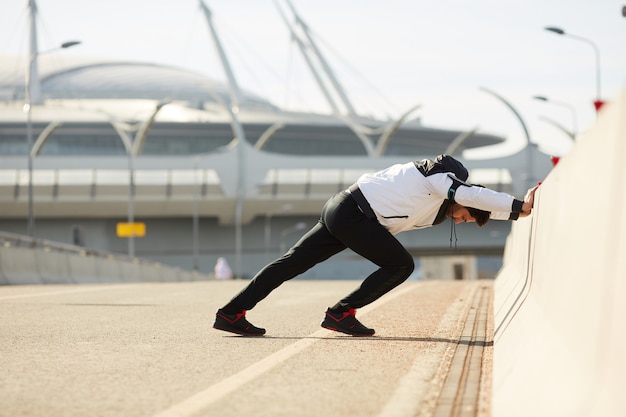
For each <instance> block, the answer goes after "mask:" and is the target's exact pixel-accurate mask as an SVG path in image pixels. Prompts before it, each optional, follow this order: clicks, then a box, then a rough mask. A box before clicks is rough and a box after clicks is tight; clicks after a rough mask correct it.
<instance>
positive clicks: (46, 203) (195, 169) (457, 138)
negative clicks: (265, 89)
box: [0, 1, 550, 277]
mask: <svg viewBox="0 0 626 417" xmlns="http://www.w3.org/2000/svg"><path fill="white" fill-rule="evenodd" d="M31 3H32V4H34V1H31ZM200 4H201V6H202V9H203V11H204V14H205V16H206V20H207V23H208V26H209V29H210V32H211V35H212V36H213V39H214V41H215V44H216V45H217V47H216V49H217V53H218V55H219V56H220V59H221V60H222V64H223V67H224V70H225V73H226V74H227V79H228V83H226V84H224V83H221V82H219V81H216V80H215V79H211V78H208V77H206V76H204V75H200V74H196V73H193V72H190V71H187V70H184V69H181V68H175V67H168V66H163V65H156V64H151V63H142V62H126V61H124V62H115V61H93V60H79V61H70V60H64V61H65V62H64V63H63V64H61V65H60V66H59V65H57V66H54V65H52V63H51V62H50V61H47V60H46V59H45V58H46V56H42V57H40V59H37V60H36V63H37V65H38V70H37V71H38V72H37V73H38V79H37V80H31V81H32V82H37V83H38V88H39V92H40V97H41V104H37V103H34V104H33V107H32V118H33V119H32V129H33V136H34V138H35V141H34V144H33V147H32V149H27V145H26V141H25V140H24V138H25V122H24V113H23V110H22V107H23V105H24V100H25V95H24V92H25V85H24V74H23V72H19V71H18V72H15V71H11V70H10V69H9V68H0V110H1V111H0V161H1V163H0V230H5V231H9V232H13V233H24V230H25V224H26V219H25V213H26V212H27V210H26V208H27V205H28V203H29V201H28V200H29V197H28V192H27V188H28V184H29V182H28V178H29V170H28V166H27V158H26V156H27V155H28V152H30V153H31V156H32V158H33V161H34V163H33V170H32V187H33V201H32V203H33V206H34V216H35V224H36V229H35V230H36V236H38V237H45V238H46V239H50V240H57V241H60V242H66V243H72V242H76V241H77V240H76V230H80V239H78V241H80V242H88V244H89V245H90V246H92V247H93V248H95V249H98V250H108V251H112V252H120V253H125V252H127V251H128V252H129V253H131V251H130V249H129V248H130V247H131V244H132V254H133V255H135V254H136V255H137V256H140V257H145V258H148V259H152V260H156V261H159V262H163V263H166V264H171V265H173V266H181V267H187V268H189V269H192V267H193V268H194V269H195V268H200V270H203V271H205V272H206V271H211V270H212V269H213V266H214V265H215V262H216V259H217V258H219V257H223V256H228V257H229V258H232V259H234V260H235V262H234V273H235V275H236V276H239V277H245V276H249V275H250V274H251V273H253V272H254V271H256V270H257V269H258V268H259V267H260V266H262V265H263V264H264V263H265V262H267V261H268V260H270V259H269V258H272V257H275V256H276V255H277V254H278V250H279V248H280V247H281V245H284V244H287V245H290V244H292V243H293V242H295V239H296V237H294V236H293V235H291V234H289V235H286V236H285V234H283V233H281V231H283V230H287V229H288V228H290V227H292V226H293V225H294V224H296V223H298V222H302V221H306V222H307V223H309V224H311V223H312V222H314V221H315V220H316V217H317V216H318V215H319V210H320V209H321V207H322V205H323V204H324V202H325V201H326V199H328V197H330V195H332V194H333V193H335V192H338V191H340V190H342V189H345V188H347V187H348V186H349V185H350V184H352V183H353V182H354V181H355V180H356V179H357V178H358V177H359V176H360V175H361V174H362V173H364V172H366V171H372V170H378V169H381V168H384V167H387V166H389V165H391V164H393V163H396V162H406V161H407V160H417V159H421V158H423V157H432V156H435V155H437V154H440V153H454V154H455V155H456V156H458V157H459V159H461V160H463V158H462V156H461V155H462V151H463V150H465V149H475V148H479V147H483V146H489V145H494V144H498V143H502V142H503V141H504V138H501V137H497V136H494V135H489V134H483V133H477V132H475V131H472V132H461V131H455V130H445V129H434V128H429V127H427V126H424V125H422V124H421V122H420V121H419V119H413V120H410V117H409V116H410V115H411V113H412V112H413V111H414V110H415V108H413V109H410V110H409V111H407V112H406V113H405V114H404V115H403V116H402V117H400V118H399V119H398V120H392V121H381V120H375V119H371V118H368V117H364V116H360V115H358V114H356V112H355V111H354V108H353V107H352V105H351V103H350V101H349V99H348V98H347V94H346V93H345V91H343V89H342V88H341V86H340V85H339V83H338V80H337V79H336V78H335V77H334V76H333V74H332V70H331V69H330V66H329V64H328V63H327V62H326V61H325V60H324V58H323V56H322V55H321V52H320V51H319V49H318V48H317V47H316V46H315V44H314V40H313V38H312V37H311V35H310V33H309V32H308V31H307V27H306V25H305V24H304V22H303V21H302V19H301V18H300V17H299V16H298V15H297V14H296V13H295V10H294V9H293V7H292V6H291V4H289V7H290V9H291V11H292V12H293V14H294V16H295V20H296V22H297V25H296V26H294V27H291V26H290V29H291V31H292V35H293V36H294V39H296V42H297V43H298V44H302V45H303V49H302V51H303V56H305V60H307V61H308V60H312V59H318V60H320V61H321V62H323V64H322V65H321V67H322V68H324V71H325V72H326V74H325V76H324V77H321V76H319V74H318V75H315V74H316V73H315V69H314V67H313V66H311V69H312V71H314V72H313V73H314V76H315V77H316V78H319V79H320V80H321V79H322V78H324V79H330V80H332V83H331V85H330V86H325V85H324V86H323V85H322V84H320V88H322V89H323V90H326V92H327V93H328V98H329V106H330V108H331V114H328V115H323V114H310V113H300V112H289V111H285V110H282V109H280V108H278V107H277V106H275V105H274V104H272V103H270V102H269V101H267V100H265V99H264V98H262V97H259V96H257V95H255V94H253V93H250V92H248V91H245V90H242V89H240V88H239V86H238V84H237V81H236V78H235V75H234V73H233V71H232V69H231V68H230V64H229V63H228V59H227V56H226V52H225V51H224V50H223V48H222V47H221V42H220V39H219V37H218V34H217V31H216V30H215V28H214V27H213V25H212V22H211V11H210V10H209V8H208V7H207V6H206V5H205V4H204V2H202V1H201V2H200ZM281 13H283V12H282V10H281ZM283 16H284V14H283ZM285 21H286V22H287V19H286V18H285ZM298 30H299V31H300V32H301V33H302V34H301V35H298V34H297V31H298ZM35 44H36V43H35ZM304 44H306V45H307V47H306V48H304ZM310 51H314V55H313V56H308V55H307V54H310V53H311V52H310ZM31 54H32V55H33V56H37V51H34V52H31ZM57 61H58V60H57ZM57 61H55V62H57ZM24 68H25V67H24ZM320 82H321V81H320ZM333 89H334V92H333V93H332V94H331V93H330V91H331V90H333ZM331 96H333V97H340V99H339V100H338V101H337V100H336V99H333V98H331ZM530 158H532V159H533V160H537V161H540V160H543V159H545V160H546V163H545V164H543V163H534V164H533V165H532V171H529V164H528V161H529V159H530ZM464 163H465V164H466V166H468V168H469V169H470V171H471V176H470V180H472V181H474V182H480V183H482V184H484V185H486V186H489V187H492V188H494V189H498V190H503V191H507V192H511V193H517V194H520V193H523V192H524V191H525V188H524V186H525V183H526V181H527V179H528V178H529V177H530V178H542V177H543V176H544V175H545V173H546V172H547V170H549V169H550V168H549V160H548V158H547V157H546V156H545V155H542V154H540V153H538V152H537V150H536V149H535V148H534V147H528V148H527V149H525V150H523V151H521V152H520V153H518V154H515V155H510V156H507V157H505V158H498V159H488V160H480V161H464ZM128 221H130V222H131V223H132V222H135V221H139V222H142V223H144V224H145V228H146V236H145V237H143V238H138V237H130V238H128V237H127V238H120V237H118V236H117V234H116V224H118V223H120V222H128ZM494 227H496V229H494V232H493V233H492V234H491V236H492V237H491V238H489V239H487V240H486V241H480V239H478V240H477V239H475V236H474V235H473V234H472V235H471V236H472V237H471V238H469V235H468V239H467V241H468V243H469V241H470V240H471V241H472V242H473V243H472V245H473V246H472V247H468V251H469V252H471V253H484V254H492V255H493V254H499V253H501V251H502V247H503V244H504V238H505V236H506V233H507V230H508V225H506V224H501V225H497V226H494ZM433 233H435V234H434V235H433V236H439V233H441V232H433ZM468 233H469V232H468ZM422 236H423V237H424V235H423V234H422ZM290 238H293V242H292V241H288V239H290ZM403 239H405V238H403ZM406 239H408V240H409V244H408V247H409V248H413V249H414V251H415V253H416V256H417V255H418V254H424V253H427V254H428V253H430V254H442V253H446V251H447V249H446V245H447V243H448V241H447V238H443V239H441V238H437V239H430V240H429V241H428V242H426V241H423V242H422V241H420V242H417V241H416V242H412V241H411V239H414V238H411V237H408V238H406ZM411 242H412V243H411ZM461 243H462V242H461ZM244 255H245V256H244ZM351 262H354V261H353V260H352V258H350V255H348V254H346V255H345V257H344V258H341V257H339V260H338V261H337V262H336V263H335V268H336V269H333V270H331V271H325V272H323V274H335V275H336V276H337V277H346V276H345V274H344V275H342V271H345V270H358V268H356V269H355V268H352V267H351V268H344V267H343V266H342V265H344V266H345V265H346V264H350V263H351ZM320 273H321V272H320ZM320 273H316V272H312V273H311V275H310V277H317V276H319V275H317V274H320Z"/></svg>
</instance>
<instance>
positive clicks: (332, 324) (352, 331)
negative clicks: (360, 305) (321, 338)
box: [322, 308, 375, 336]
mask: <svg viewBox="0 0 626 417" xmlns="http://www.w3.org/2000/svg"><path fill="white" fill-rule="evenodd" d="M355 314H356V310H355V309H354V308H351V309H350V310H348V311H346V312H345V313H333V312H331V311H330V308H329V309H328V310H326V316H325V317H324V321H322V327H325V328H327V329H328V330H334V331H336V332H341V333H345V334H349V335H352V336H372V335H373V334H374V333H375V331H374V329H370V328H367V327H365V326H363V324H361V322H360V321H358V320H357V319H356V317H355Z"/></svg>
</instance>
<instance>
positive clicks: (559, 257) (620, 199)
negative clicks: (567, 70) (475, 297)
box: [493, 90, 626, 417]
mask: <svg viewBox="0 0 626 417" xmlns="http://www.w3.org/2000/svg"><path fill="white" fill-rule="evenodd" d="M494 313H495V323H494V329H495V333H494V341H495V346H494V381H493V383H494V385H493V415H494V416H511V417H515V416H524V417H527V416H534V417H537V416H550V417H558V416H563V417H565V416H567V417H571V416H594V417H595V416H602V417H609V416H615V417H618V416H620V417H621V416H624V415H626V395H624V389H625V388H626V358H625V357H624V353H625V352H626V323H625V320H626V90H625V91H624V92H623V93H622V94H621V95H620V96H619V97H616V99H615V100H614V101H613V102H611V103H609V104H607V105H606V106H605V107H604V108H603V109H602V111H601V113H600V114H599V115H598V121H597V123H596V125H595V126H594V127H593V128H592V129H591V130H590V131H589V132H587V133H586V134H585V135H584V136H582V137H580V138H579V139H578V141H577V143H576V145H575V146H574V148H573V149H572V151H571V152H570V153H569V154H568V155H566V156H565V157H564V158H562V159H561V161H560V162H559V164H558V165H557V166H556V167H555V169H554V170H553V171H552V172H551V173H550V174H549V176H548V178H547V179H546V180H545V181H544V182H543V184H542V185H541V187H540V190H539V192H538V194H537V201H536V208H535V210H534V213H533V215H532V216H531V217H529V218H527V219H522V220H520V221H518V222H516V224H514V225H513V228H512V231H511V234H510V236H509V238H508V240H507V244H506V249H505V258H504V263H503V268H502V270H501V272H500V273H499V275H498V277H497V279H496V283H495V300H494Z"/></svg>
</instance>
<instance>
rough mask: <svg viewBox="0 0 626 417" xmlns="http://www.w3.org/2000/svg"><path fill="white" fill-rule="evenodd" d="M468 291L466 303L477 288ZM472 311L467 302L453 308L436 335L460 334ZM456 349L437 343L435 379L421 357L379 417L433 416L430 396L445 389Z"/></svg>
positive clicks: (454, 345)
mask: <svg viewBox="0 0 626 417" xmlns="http://www.w3.org/2000/svg"><path fill="white" fill-rule="evenodd" d="M469 291H470V294H469V295H464V296H463V297H462V298H464V299H466V300H467V299H471V298H472V296H473V294H474V292H475V291H476V289H475V287H473V288H471V289H470V290H469ZM469 308H470V306H469V304H468V303H463V304H462V305H458V304H452V305H450V306H449V307H448V309H447V310H446V312H445V314H444V315H443V319H442V320H441V322H440V323H439V325H438V326H437V329H436V330H435V334H450V333H452V330H451V329H455V331H456V330H458V331H460V330H461V327H462V326H463V322H464V320H465V316H466V314H467V310H468V309H469ZM459 316H461V319H456V320H446V318H448V319H450V318H455V317H459ZM456 349H457V343H455V342H454V341H450V342H449V343H445V344H438V345H437V346H435V348H434V349H431V350H430V351H429V356H428V357H429V358H430V360H437V361H438V362H439V366H438V367H437V370H436V372H435V375H434V376H432V375H428V370H427V369H425V367H424V362H427V361H428V360H427V359H425V355H423V354H422V355H418V356H417V357H416V358H415V360H414V361H413V364H412V365H411V367H410V368H409V370H408V371H407V373H406V374H405V375H404V376H403V377H402V378H401V379H400V381H399V382H398V386H397V388H396V390H395V391H394V393H393V394H392V396H391V397H390V398H389V400H388V401H387V403H386V404H385V406H384V407H383V408H382V410H381V412H380V413H379V414H378V416H377V417H406V416H417V415H431V414H430V413H431V411H432V410H431V409H432V406H434V405H435V404H431V403H433V402H434V400H435V398H429V397H431V396H432V395H433V394H435V393H437V394H439V392H440V390H441V388H442V387H443V385H444V382H445V375H446V374H447V372H448V370H449V368H450V364H451V362H452V360H453V358H454V353H455V351H456ZM424 380H430V381H431V382H430V383H429V384H428V386H425V385H424V384H423V381H424Z"/></svg>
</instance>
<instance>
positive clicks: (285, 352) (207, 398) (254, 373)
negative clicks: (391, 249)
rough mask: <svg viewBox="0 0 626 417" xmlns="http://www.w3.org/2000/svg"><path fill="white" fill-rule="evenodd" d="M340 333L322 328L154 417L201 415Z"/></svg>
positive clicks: (365, 310) (409, 287) (389, 297)
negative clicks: (307, 350) (285, 363)
mask: <svg viewBox="0 0 626 417" xmlns="http://www.w3.org/2000/svg"><path fill="white" fill-rule="evenodd" d="M415 286H416V284H415V283H412V284H409V285H406V286H405V287H404V288H400V289H398V290H396V291H394V292H392V293H389V294H386V295H385V296H383V297H381V298H380V299H379V300H378V302H377V303H375V305H373V304H370V305H367V306H365V307H363V308H361V309H359V311H360V312H361V313H363V314H367V313H369V312H371V311H372V310H374V309H376V308H378V307H380V306H382V305H384V304H385V303H387V302H389V301H391V300H393V299H395V298H397V297H400V296H402V295H404V294H406V293H408V292H410V291H412V290H413V289H414V288H415ZM331 334H336V333H335V332H333V331H331V330H326V329H320V330H317V331H316V332H313V333H311V334H309V335H308V336H305V337H304V338H302V339H300V340H298V341H297V342H295V343H292V344H290V345H288V346H286V347H284V348H282V349H281V350H279V351H277V352H274V353H273V354H271V355H269V356H267V357H265V358H263V359H261V360H260V361H258V362H255V363H253V364H252V365H250V366H248V367H247V368H245V369H242V370H241V371H239V372H237V373H236V374H233V375H231V376H229V377H227V378H224V379H223V380H221V381H219V382H217V383H215V384H213V385H211V386H209V387H208V388H206V389H204V390H203V391H200V392H198V393H196V394H194V395H192V396H191V397H189V398H187V399H185V400H183V401H181V402H179V403H177V404H174V405H173V406H171V407H169V408H167V409H165V410H163V411H161V412H159V413H157V414H155V415H154V417H188V416H194V415H199V414H200V413H202V411H203V410H205V409H206V408H208V407H210V406H211V405H212V404H213V403H215V402H217V401H219V400H220V399H222V398H224V397H225V396H227V395H228V394H230V393H231V392H233V391H236V390H237V389H239V388H240V387H242V386H243V385H245V384H247V383H249V382H250V381H252V380H254V379H255V378H257V377H259V376H261V375H263V374H264V373H266V372H268V371H270V370H272V369H273V368H275V367H276V366H278V365H280V364H281V363H282V362H284V361H286V360H288V359H289V358H291V357H292V356H294V355H296V354H297V353H299V352H301V351H303V350H304V349H306V348H308V347H309V346H311V345H312V344H314V343H315V342H317V341H318V340H320V339H322V338H323V337H325V336H329V335H331ZM374 337H375V336H374Z"/></svg>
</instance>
